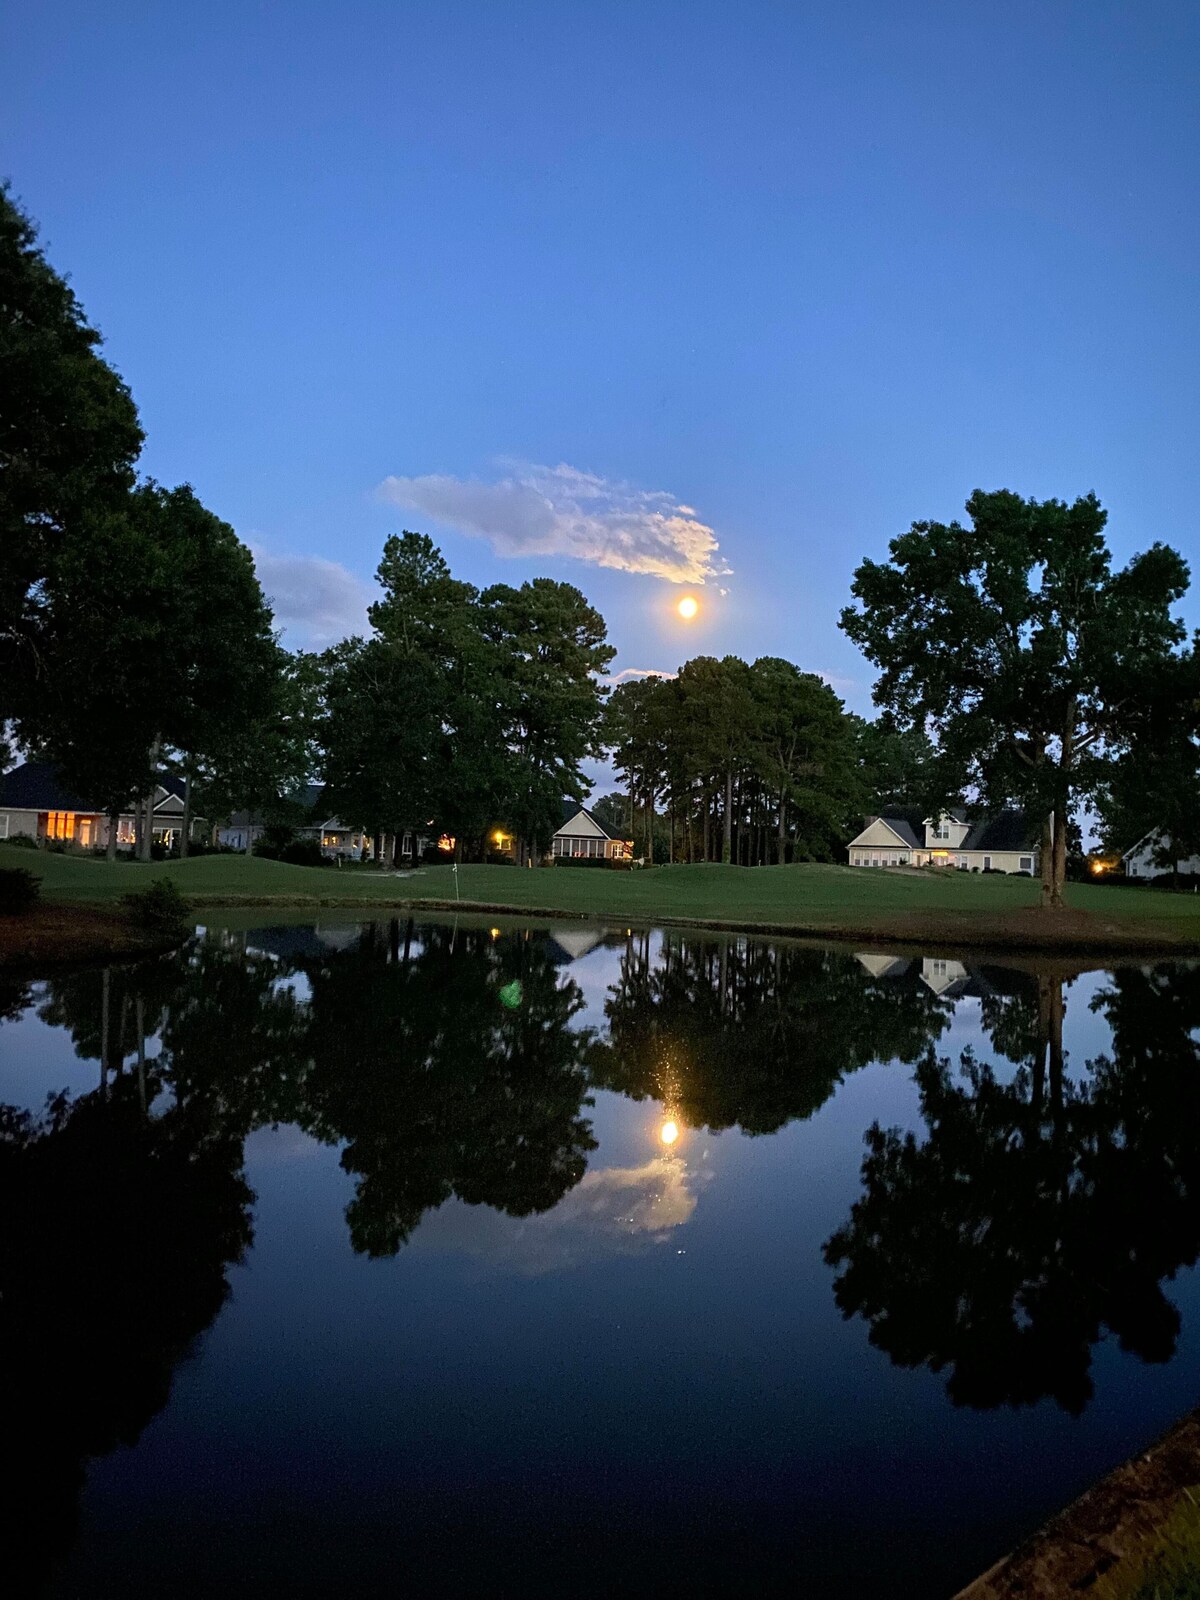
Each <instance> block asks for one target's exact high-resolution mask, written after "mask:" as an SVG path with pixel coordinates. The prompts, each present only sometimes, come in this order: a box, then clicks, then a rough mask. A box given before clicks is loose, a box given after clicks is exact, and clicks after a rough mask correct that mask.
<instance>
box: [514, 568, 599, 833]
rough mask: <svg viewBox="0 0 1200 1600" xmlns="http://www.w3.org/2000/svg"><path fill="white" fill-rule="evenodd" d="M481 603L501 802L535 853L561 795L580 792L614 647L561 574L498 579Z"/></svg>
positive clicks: (555, 820) (555, 822)
mask: <svg viewBox="0 0 1200 1600" xmlns="http://www.w3.org/2000/svg"><path fill="white" fill-rule="evenodd" d="M482 605H483V610H484V629H485V632H486V634H487V637H488V640H489V642H490V643H491V645H492V647H493V649H494V651H495V660H496V662H497V665H498V667H499V670H500V674H501V682H502V692H501V702H500V703H501V711H502V729H501V730H500V731H501V732H502V737H503V740H504V745H505V749H506V751H507V755H508V761H507V767H508V782H507V785H506V789H507V803H506V806H505V810H506V812H507V814H508V817H509V819H510V821H511V823H512V826H513V827H514V829H515V831H516V834H517V837H518V841H519V843H520V846H521V849H520V850H519V851H518V854H520V853H522V851H523V852H525V853H527V854H528V857H529V859H530V860H532V861H534V862H535V863H536V862H538V861H540V860H541V858H542V855H543V853H544V851H545V850H546V849H547V848H548V847H549V842H550V836H551V835H552V834H553V832H554V830H555V829H556V828H557V827H558V826H559V825H560V823H561V822H562V802H563V800H564V799H570V800H582V799H583V797H584V795H585V794H586V792H587V782H586V780H585V779H584V777H583V774H582V772H581V770H580V767H581V763H582V762H583V761H584V760H585V759H586V757H588V756H590V755H598V754H599V753H600V749H601V745H600V738H601V735H600V721H601V712H602V710H603V706H604V695H605V690H604V688H603V686H602V684H601V682H600V678H601V675H602V674H603V673H604V672H605V671H606V670H607V668H608V665H609V663H610V662H611V661H612V658H613V656H614V655H615V654H616V651H615V650H614V649H613V647H612V646H611V645H610V644H608V643H607V630H606V628H605V625H604V618H603V617H602V616H601V615H600V613H599V612H598V611H597V610H596V609H595V607H594V606H592V605H589V604H588V602H587V600H586V599H585V598H584V596H583V595H582V594H581V593H580V592H579V590H578V589H576V588H574V587H573V586H572V585H571V584H569V583H557V582H555V581H554V580H553V579H551V578H534V579H533V581H532V582H530V583H523V584H522V585H521V587H520V588H519V589H514V588H512V587H510V586H509V585H508V584H496V585H494V586H493V587H492V588H490V589H488V590H486V591H485V593H484V594H483V596H482Z"/></svg>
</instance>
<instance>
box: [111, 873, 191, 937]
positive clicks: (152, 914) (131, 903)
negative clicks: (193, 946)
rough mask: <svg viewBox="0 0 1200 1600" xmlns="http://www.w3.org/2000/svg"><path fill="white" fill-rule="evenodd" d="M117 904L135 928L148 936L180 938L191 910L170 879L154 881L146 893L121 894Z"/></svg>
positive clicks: (144, 890)
mask: <svg viewBox="0 0 1200 1600" xmlns="http://www.w3.org/2000/svg"><path fill="white" fill-rule="evenodd" d="M121 904H122V905H123V906H124V907H125V909H126V911H127V912H128V913H129V915H130V917H131V918H132V919H133V920H134V921H135V922H136V923H137V924H138V926H139V927H142V928H145V929H146V930H147V932H149V933H164V934H180V935H182V934H184V933H186V932H187V928H188V922H189V919H190V916H191V907H190V906H189V905H188V903H187V901H186V900H185V899H184V898H183V896H182V895H181V894H180V892H179V890H178V889H177V888H176V887H175V885H174V883H173V882H172V881H171V879H170V878H155V880H154V882H153V883H152V884H150V886H149V887H148V888H146V889H139V890H137V891H135V892H134V893H132V894H123V895H122V896H121Z"/></svg>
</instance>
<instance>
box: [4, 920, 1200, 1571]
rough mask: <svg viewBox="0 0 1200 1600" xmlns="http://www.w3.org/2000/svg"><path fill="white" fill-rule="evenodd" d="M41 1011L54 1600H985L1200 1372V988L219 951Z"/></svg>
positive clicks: (704, 962) (556, 945) (360, 947)
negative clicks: (647, 1599)
mask: <svg viewBox="0 0 1200 1600" xmlns="http://www.w3.org/2000/svg"><path fill="white" fill-rule="evenodd" d="M0 1017H2V1018H3V1019H4V1021H3V1023H2V1024H0V1102H2V1103H3V1111H2V1112H0V1115H2V1117H3V1123H2V1125H0V1200H2V1203H3V1214H4V1244H3V1249H2V1252H0V1341H2V1342H0V1355H2V1357H3V1360H2V1365H0V1373H2V1378H0V1381H2V1382H3V1385H4V1390H5V1401H4V1416H3V1420H4V1427H3V1429H2V1430H0V1438H2V1440H3V1443H2V1445H0V1452H2V1453H3V1455H4V1456H6V1457H7V1458H8V1469H7V1470H6V1471H5V1473H4V1482H5V1483H6V1484H7V1485H8V1489H7V1493H6V1498H7V1504H6V1507H5V1510H6V1513H7V1521H8V1525H9V1531H8V1533H7V1536H6V1539H5V1541H4V1553H3V1557H2V1559H3V1560H5V1561H8V1562H11V1563H12V1564H13V1565H14V1568H15V1570H14V1572H13V1573H12V1574H11V1578H12V1581H11V1583H10V1584H9V1585H8V1587H7V1588H6V1589H5V1592H6V1593H12V1594H14V1595H17V1594H20V1595H23V1594H43V1593H44V1594H48V1595H53V1596H86V1597H92V1596H105V1597H106V1596H120V1597H127V1596H156V1597H157V1596H192V1595H196V1596H210V1595H212V1596H228V1595H268V1596H269V1595H275V1594H280V1595H289V1596H294V1595H325V1594H345V1595H350V1596H375V1595H409V1594H411V1595H421V1596H424V1595H429V1596H438V1595H458V1594H467V1593H470V1594H476V1595H493V1594H494V1595H514V1596H516V1595H538V1594H543V1593H547V1594H549V1593H555V1594H569V1595H609V1594H631V1595H676V1594H680V1595H683V1594H686V1595H697V1594H699V1595H740V1594H751V1593H752V1594H757V1595H773V1594H788V1595H795V1594H801V1595H815V1596H826V1595H828V1596H856V1597H857V1596H866V1595H871V1596H876V1595H879V1596H895V1597H901V1600H903V1597H906V1596H913V1597H915V1596H922V1597H931V1596H932V1597H934V1600H936V1597H938V1596H948V1595H950V1594H951V1593H952V1592H953V1591H954V1590H955V1589H956V1588H957V1587H958V1585H960V1584H961V1583H963V1582H965V1581H967V1580H968V1579H969V1578H970V1577H972V1576H973V1575H974V1574H975V1573H976V1572H978V1571H979V1570H980V1569H981V1568H982V1567H984V1566H986V1565H988V1564H989V1563H990V1562H991V1561H992V1560H993V1559H995V1558H996V1557H997V1556H999V1555H1000V1554H1002V1553H1003V1551H1004V1550H1005V1549H1006V1548H1008V1547H1009V1546H1010V1545H1011V1544H1012V1543H1013V1542H1014V1541H1015V1540H1016V1539H1017V1538H1018V1537H1019V1536H1021V1535H1022V1534H1024V1533H1025V1532H1027V1531H1029V1530H1030V1529H1031V1528H1033V1527H1034V1526H1036V1525H1037V1524H1038V1523H1039V1522H1040V1521H1041V1520H1042V1519H1043V1518H1044V1517H1045V1516H1046V1515H1047V1514H1048V1513H1050V1512H1051V1511H1053V1510H1054V1509H1055V1508H1056V1507H1058V1506H1059V1505H1061V1504H1062V1503H1063V1502H1065V1501H1067V1500H1069V1499H1070V1498H1072V1497H1073V1496H1074V1495H1075V1494H1077V1493H1078V1492H1080V1491H1081V1490H1082V1489H1083V1488H1084V1487H1085V1486H1086V1485H1087V1484H1088V1483H1089V1482H1090V1481H1091V1480H1092V1479H1093V1478H1095V1477H1096V1476H1097V1475H1098V1474H1099V1473H1102V1472H1103V1471H1105V1470H1107V1469H1108V1468H1110V1467H1112V1466H1113V1465H1115V1464H1116V1463H1117V1462H1119V1461H1120V1460H1122V1459H1123V1458H1124V1457H1125V1456H1126V1455H1128V1454H1129V1453H1130V1452H1131V1451H1133V1450H1135V1449H1137V1448H1138V1447H1140V1446H1142V1445H1144V1444H1145V1443H1146V1442H1148V1441H1149V1440H1150V1439H1152V1438H1153V1437H1154V1436H1155V1435H1156V1434H1157V1433H1158V1432H1159V1431H1160V1430H1161V1429H1163V1428H1164V1427H1166V1426H1167V1425H1168V1424H1169V1423H1170V1422H1172V1421H1173V1420H1174V1419H1175V1417H1177V1416H1178V1415H1179V1414H1180V1413H1181V1412H1183V1411H1184V1410H1185V1409H1187V1408H1189V1407H1191V1406H1192V1405H1194V1404H1195V1403H1196V1401H1197V1399H1200V1280H1198V1279H1197V1277H1196V1274H1195V1273H1194V1271H1193V1270H1192V1263H1193V1262H1194V1261H1195V1259H1196V1256H1197V1252H1198V1250H1200V1061H1198V1059H1197V1048H1198V1047H1197V1043H1196V1040H1197V1037H1198V1036H1200V1034H1198V1027H1200V968H1197V967H1196V966H1192V965H1182V964H1175V965H1170V966H1156V967H1149V966H1147V967H1140V968H1126V969H1121V970H1118V971H1116V972H1113V973H1107V972H1092V973H1086V974H1084V975H1082V976H1079V977H1075V978H1074V979H1072V980H1070V981H1067V982H1065V983H1060V982H1058V981H1051V980H1050V979H1049V978H1048V977H1047V976H1046V975H1045V974H1042V975H1040V976H1039V975H1038V974H1037V973H1035V972H1032V971H1018V970H1013V969H1006V968H1005V967H1004V966H1002V965H999V964H993V963H990V962H987V961H975V960H971V961H964V962H962V963H960V962H955V961H951V960H943V959H937V960H935V959H927V960H920V959H916V960H907V959H898V958H895V957H891V956H887V955H869V954H865V955H855V954H853V953H852V952H850V951H848V950H844V949H843V950H827V951H822V950H815V949H810V948H804V947H800V946H796V945H789V944H778V945H771V944H764V943H759V942H755V941H750V940H746V939H730V940H727V941H721V940H716V939H703V938H699V937H694V936H691V935H685V934H680V933H670V934H663V935H658V934H641V933H634V934H633V935H632V936H630V935H627V933H626V930H625V929H623V928H622V929H617V930H613V929H603V928H599V927H597V928H592V929H589V928H584V927H582V926H580V925H575V924H572V925H569V926H568V925H563V926H561V927H559V928H555V929H547V928H544V927H543V928H534V927H528V928H526V927H519V926H512V925H510V926H508V927H506V928H505V929H504V930H503V931H502V930H499V929H489V928H486V927H478V926H468V925H465V924H462V923H460V924H458V925H457V926H455V925H452V924H449V923H445V924H426V925H420V924H418V925H417V926H415V927H414V926H412V925H411V924H407V925H406V924H404V923H392V924H390V925H389V924H387V923H382V924H375V925H362V924H355V925H350V924H346V923H341V924H337V923H334V924H330V925H308V926H288V927H272V928H263V929H258V930H253V931H250V932H231V931H228V930H223V929H217V928H209V929H207V930H201V931H200V932H199V933H198V935H197V937H196V939H195V940H194V941H193V942H192V943H191V944H190V946H188V947H187V948H186V949H185V950H184V951H183V952H181V953H180V954H179V955H178V956H175V957H172V958H169V959H166V960H162V961H157V962H153V963H149V964H147V965H145V966H141V967H138V968H125V969H122V968H115V969H113V970H111V971H110V972H102V971H100V970H97V969H92V970H87V971H80V972H74V973H69V974H65V975H60V976H56V977H53V978H51V979H50V980H48V981H45V982H35V983H30V984H20V983H14V982H13V981H12V980H7V981H6V986H5V987H4V988H3V989H2V990H0ZM139 1058H141V1059H139ZM102 1063H103V1065H102ZM48 1097H50V1098H49V1102H48Z"/></svg>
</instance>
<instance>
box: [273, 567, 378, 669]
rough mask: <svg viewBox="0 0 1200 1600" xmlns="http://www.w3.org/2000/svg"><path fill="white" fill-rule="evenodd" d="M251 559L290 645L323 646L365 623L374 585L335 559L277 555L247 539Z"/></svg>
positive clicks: (363, 628)
mask: <svg viewBox="0 0 1200 1600" xmlns="http://www.w3.org/2000/svg"><path fill="white" fill-rule="evenodd" d="M251 549H252V550H253V552H254V565H255V569H256V570H257V572H258V578H259V582H260V583H261V584H262V586H263V593H264V594H265V595H266V597H267V600H268V602H269V603H270V606H271V609H272V610H273V611H274V613H275V621H276V624H277V625H278V626H279V627H281V628H282V629H283V630H284V632H285V633H286V634H287V635H288V642H289V643H291V644H292V645H299V646H304V647H306V648H308V649H317V650H320V649H324V648H325V646H326V645H331V644H336V643H337V641H338V640H339V639H344V638H346V637H347V635H349V634H352V633H363V632H365V631H366V627H367V607H368V606H369V605H370V604H371V602H372V600H373V599H374V598H375V590H374V589H373V588H372V586H371V585H370V584H368V583H364V582H363V580H362V579H361V578H359V577H356V576H355V574H354V573H353V572H350V571H349V570H348V569H347V568H346V567H343V566H342V565H341V564H340V563H339V562H337V561H326V560H324V559H323V558H322V557H321V556H280V555H273V554H272V553H271V552H270V551H269V550H264V549H263V548H262V546H261V545H252V546H251Z"/></svg>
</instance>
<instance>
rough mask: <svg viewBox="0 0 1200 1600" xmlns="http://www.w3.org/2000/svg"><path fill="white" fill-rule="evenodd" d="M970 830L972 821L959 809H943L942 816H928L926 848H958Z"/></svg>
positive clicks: (926, 820)
mask: <svg viewBox="0 0 1200 1600" xmlns="http://www.w3.org/2000/svg"><path fill="white" fill-rule="evenodd" d="M970 831H971V825H970V823H968V822H966V821H965V820H964V819H963V817H962V816H961V814H960V813H959V812H957V811H943V812H942V814H941V816H940V817H926V818H925V848H926V849H927V850H957V849H959V847H960V846H961V845H962V842H963V840H964V839H965V838H966V837H967V835H968V833H970Z"/></svg>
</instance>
